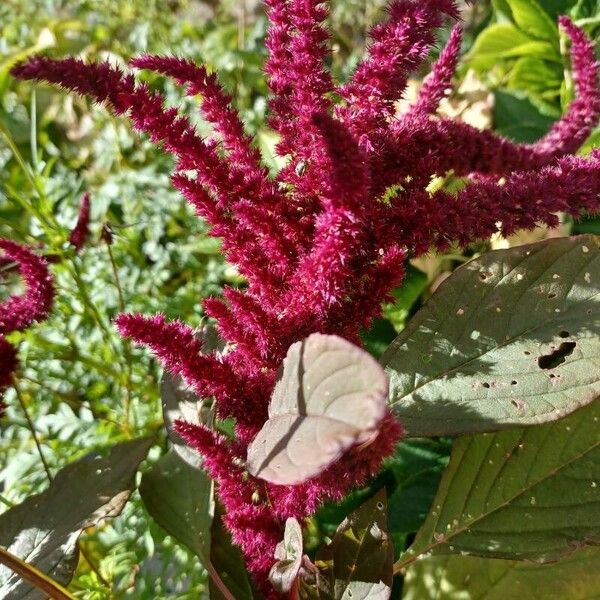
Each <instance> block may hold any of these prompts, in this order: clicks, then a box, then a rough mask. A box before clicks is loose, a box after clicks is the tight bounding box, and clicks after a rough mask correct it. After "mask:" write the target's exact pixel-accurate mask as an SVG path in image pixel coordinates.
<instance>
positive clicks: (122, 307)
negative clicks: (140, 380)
mask: <svg viewBox="0 0 600 600" xmlns="http://www.w3.org/2000/svg"><path fill="white" fill-rule="evenodd" d="M106 249H107V250H108V257H109V259H110V265H111V268H112V272H113V277H114V280H115V287H116V288H117V294H118V297H119V311H120V312H121V313H124V312H125V295H124V294H123V286H122V285H121V279H120V278H119V269H118V268H117V263H116V261H115V256H114V254H113V251H112V247H111V245H110V244H109V243H107V244H106ZM123 349H124V353H125V361H126V363H127V383H126V386H125V432H126V433H129V426H130V417H131V401H132V389H133V359H132V356H131V343H130V342H129V340H128V339H125V340H124V341H123Z"/></svg>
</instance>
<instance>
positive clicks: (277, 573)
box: [269, 518, 304, 593]
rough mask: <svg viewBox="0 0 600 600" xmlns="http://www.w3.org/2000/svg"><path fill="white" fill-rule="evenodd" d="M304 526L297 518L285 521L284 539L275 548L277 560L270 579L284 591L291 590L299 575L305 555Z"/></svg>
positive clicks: (277, 587)
mask: <svg viewBox="0 0 600 600" xmlns="http://www.w3.org/2000/svg"><path fill="white" fill-rule="evenodd" d="M303 548H304V546H303V543H302V527H300V523H298V521H297V520H296V519H293V518H289V519H287V521H286V522H285V532H284V534H283V541H281V542H279V543H278V544H277V547H276V548H275V558H276V559H277V562H276V563H275V564H274V565H273V567H272V568H271V572H270V573H269V580H270V581H271V583H272V584H273V587H274V588H275V589H276V590H277V591H278V592H282V593H286V592H289V591H290V590H291V589H292V586H293V585H294V582H295V581H296V578H297V577H298V573H299V571H300V567H301V565H302V555H303Z"/></svg>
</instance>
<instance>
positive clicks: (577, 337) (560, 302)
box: [382, 236, 600, 437]
mask: <svg viewBox="0 0 600 600" xmlns="http://www.w3.org/2000/svg"><path fill="white" fill-rule="evenodd" d="M382 362H383V363H384V364H385V365H386V368H387V371H388V373H389V375H390V402H391V404H392V408H393V411H394V413H395V415H396V416H397V417H398V419H399V420H400V422H401V423H402V424H403V426H404V428H405V430H406V433H407V435H408V436H413V437H419V436H422V437H431V436H436V435H457V434H461V433H470V432H475V431H496V430H499V429H503V428H509V427H515V426H521V425H533V424H536V423H544V422H548V421H553V420H556V419H559V418H560V417H563V416H565V415H567V414H569V413H571V412H573V411H574V410H575V409H577V408H580V407H582V406H585V405H586V404H589V403H590V402H592V401H593V400H594V399H595V398H597V397H598V396H599V395H600V369H599V368H598V365H599V364H600V250H599V248H598V243H597V240H596V238H594V237H593V236H581V237H575V238H564V239H554V240H546V241H543V242H539V243H536V244H531V245H527V246H520V247H517V248H510V249H508V250H498V251H496V252H490V253H488V254H485V255H484V256H482V257H480V258H478V259H476V260H473V261H471V262H469V263H467V264H466V265H464V266H462V267H461V268H459V269H457V270H456V271H455V272H454V273H453V274H452V276H451V277H449V278H448V279H447V280H446V281H445V282H444V283H443V284H442V285H441V286H440V288H439V289H438V291H437V292H436V293H435V294H434V295H433V297H432V298H431V299H430V300H429V301H428V302H427V304H426V305H425V306H424V307H423V308H422V309H421V310H420V311H419V312H418V313H417V314H416V316H415V317H414V318H413V320H412V321H411V322H410V323H409V324H408V326H407V328H406V329H405V330H404V331H403V332H402V334H401V335H400V336H399V337H398V338H397V339H396V340H395V341H394V342H393V344H392V345H391V346H390V348H389V349H388V350H387V351H386V353H385V354H384V356H383V358H382Z"/></svg>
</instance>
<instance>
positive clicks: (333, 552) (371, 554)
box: [300, 489, 394, 600]
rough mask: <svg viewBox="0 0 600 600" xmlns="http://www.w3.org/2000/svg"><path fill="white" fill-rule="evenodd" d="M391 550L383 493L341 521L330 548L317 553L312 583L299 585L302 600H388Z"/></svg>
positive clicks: (390, 578) (391, 560)
mask: <svg viewBox="0 0 600 600" xmlns="http://www.w3.org/2000/svg"><path fill="white" fill-rule="evenodd" d="M393 560H394V548H393V546H392V542H391V540H390V538H389V535H388V528H387V501H386V493H385V490H383V489H382V490H381V491H379V492H378V493H377V494H376V495H375V496H373V498H371V499H370V500H368V501H367V502H365V503H364V504H363V505H362V506H361V507H359V508H358V509H357V510H355V511H354V512H352V513H351V514H350V515H348V517H346V518H345V519H344V521H342V523H341V524H340V526H339V527H338V530H337V532H336V534H335V536H334V537H333V540H332V542H331V544H329V546H326V547H325V548H323V549H321V550H320V551H319V552H318V553H317V559H316V562H315V564H316V566H317V567H318V568H319V570H318V571H317V573H316V574H314V575H315V576H314V577H313V579H314V581H311V580H310V577H311V573H310V572H309V573H306V574H305V576H304V578H303V580H302V581H301V584H300V595H301V597H305V598H314V599H316V598H319V599H328V600H329V599H331V600H348V599H349V598H354V599H359V600H387V598H389V597H390V594H391V591H392V563H393Z"/></svg>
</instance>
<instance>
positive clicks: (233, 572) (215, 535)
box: [209, 503, 255, 600]
mask: <svg viewBox="0 0 600 600" xmlns="http://www.w3.org/2000/svg"><path fill="white" fill-rule="evenodd" d="M210 561H211V564H212V566H213V567H214V569H215V572H216V573H218V575H219V577H220V579H221V581H222V582H223V585H224V586H225V587H226V588H227V589H228V590H229V592H230V594H231V595H233V597H234V598H235V600H252V599H253V598H254V597H255V595H254V592H253V590H252V585H251V583H250V580H249V578H248V571H247V570H246V566H245V564H244V559H243V557H242V553H241V552H240V549H239V548H238V547H237V546H234V545H233V543H232V542H231V534H230V533H229V531H227V529H225V525H224V524H223V509H222V507H221V506H220V505H219V504H218V503H217V504H216V507H215V516H214V519H213V522H212V528H211V547H210ZM209 586H210V598H211V600H222V599H223V595H222V594H221V593H220V591H219V589H218V587H217V585H215V583H214V581H213V579H211V580H210V581H209Z"/></svg>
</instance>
